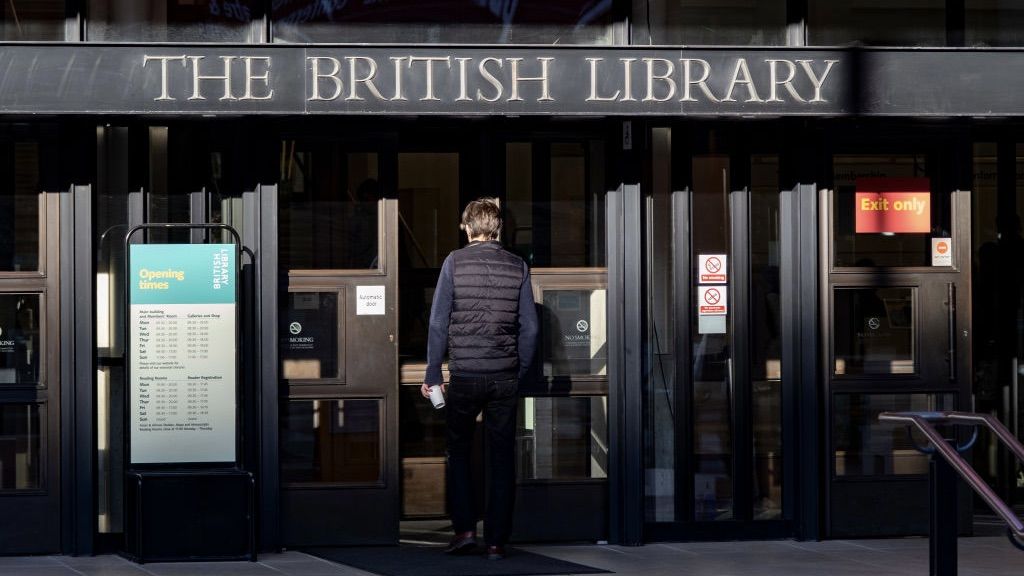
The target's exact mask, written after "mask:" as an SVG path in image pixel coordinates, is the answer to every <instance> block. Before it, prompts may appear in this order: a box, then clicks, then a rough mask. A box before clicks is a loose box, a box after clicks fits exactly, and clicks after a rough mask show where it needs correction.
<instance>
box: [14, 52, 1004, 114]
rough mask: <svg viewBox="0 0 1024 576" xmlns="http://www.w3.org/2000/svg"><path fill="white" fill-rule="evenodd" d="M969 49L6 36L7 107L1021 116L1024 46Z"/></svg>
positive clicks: (55, 110) (278, 111) (167, 110)
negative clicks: (58, 41) (26, 39)
mask: <svg viewBox="0 0 1024 576" xmlns="http://www.w3.org/2000/svg"><path fill="white" fill-rule="evenodd" d="M973 56H974V54H973V53H972V52H971V51H967V50H958V51H942V50H932V51H901V50H896V49H892V50H886V49H857V48H851V49H834V50H802V49H800V50H794V49H785V48H779V49H772V50H767V49H766V50H757V49H753V50H751V49H738V48H737V49H729V48H716V49H711V48H708V49H699V48H694V49H690V48H688V49H676V50H672V49H666V48H595V47H577V46H572V47H537V46H528V47H527V46H508V47H477V48H474V47H461V46H459V47H455V46H451V47H449V46H431V47H423V46H408V47H405V46H389V47H383V46H382V47H375V46H216V47H215V46H171V45H167V44H163V45H153V44H149V45H146V44H138V45H125V44H118V45H88V46H68V45H25V44H22V45H2V44H0V112H5V113H17V112H23V113H55V114H60V113H72V114H75V113H115V114H215V113H241V114H278V115H293V114H379V113H384V114H399V115H401V114H411V115H422V114H457V115H519V114H553V115H624V116H637V115H659V116H671V115H704V116H728V115H742V116H758V115H770V116H776V115H847V114H857V115H899V114H930V115H936V114H943V115H998V114H1002V115H1006V114H1013V115H1016V114H1019V113H1020V111H1019V106H1018V105H1017V103H1016V101H1015V99H1014V98H1013V96H1012V95H1013V94H1017V93H1019V91H1018V90H1002V91H978V90H977V89H976V88H977V86H978V85H1005V84H1006V82H1008V81H1011V80H1008V79H1013V78H1024V52H1008V53H1007V54H1006V58H1005V65H1004V67H1003V71H1004V72H1006V71H1010V72H1012V71H1014V70H1019V71H1020V72H1021V73H1020V74H1004V73H1001V72H999V71H998V70H987V69H979V68H978V67H976V66H974V64H973V63H974V59H973ZM957 70H970V72H971V74H959V73H957ZM866 78H870V79H871V81H870V82H866V81H865V80H864V79H866ZM965 78H967V79H969V80H964V79H965ZM1011 82H1012V81H1011ZM1007 88H1011V87H1007ZM1021 88H1024V86H1022V87H1021ZM934 94H964V95H969V96H970V97H969V98H968V97H965V98H957V99H936V98H935V97H934Z"/></svg>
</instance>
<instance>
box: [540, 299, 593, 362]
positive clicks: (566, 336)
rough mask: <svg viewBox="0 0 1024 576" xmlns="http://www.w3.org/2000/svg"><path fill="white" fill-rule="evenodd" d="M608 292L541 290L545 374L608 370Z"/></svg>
mask: <svg viewBox="0 0 1024 576" xmlns="http://www.w3.org/2000/svg"><path fill="white" fill-rule="evenodd" d="M606 295H607V291H606V290H604V289H598V290H552V289H547V290H545V291H544V304H543V309H542V322H543V327H544V328H543V331H544V333H543V338H544V348H543V350H544V376H546V377H548V378H551V377H559V376H589V375H606V374H607V373H608V330H607V323H606V312H607V297H606Z"/></svg>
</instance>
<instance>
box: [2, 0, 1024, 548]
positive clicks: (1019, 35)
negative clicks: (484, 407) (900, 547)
mask: <svg viewBox="0 0 1024 576" xmlns="http://www.w3.org/2000/svg"><path fill="white" fill-rule="evenodd" d="M0 22H2V27H0V33H2V35H3V36H2V38H3V43H2V44H0V65H2V66H0V71H2V72H0V151H2V154H3V155H2V158H3V159H4V161H3V162H2V164H0V166H2V167H3V168H2V170H0V182H2V185H0V202H3V203H4V205H5V206H7V209H6V210H3V211H0V227H2V229H3V230H4V232H5V233H4V234H2V235H0V380H2V383H0V517H2V518H21V519H24V521H19V522H3V523H0V553H37V552H38V553H42V552H46V553H52V552H64V553H78V554H88V553H94V552H100V551H108V550H119V549H122V548H123V547H124V546H125V538H126V533H129V532H130V531H131V527H132V526H134V522H136V521H137V518H136V517H135V516H134V514H135V512H134V508H133V505H134V504H133V505H127V504H126V502H129V503H133V502H135V500H134V496H133V494H135V492H133V490H134V488H133V487H132V484H131V482H132V480H131V479H132V478H135V476H132V475H131V474H130V473H132V472H134V471H137V469H138V468H139V467H138V466H136V465H135V464H137V463H138V462H139V461H140V460H138V459H135V460H133V458H135V456H134V455H135V452H133V450H134V445H133V444H132V443H131V438H132V434H133V431H134V433H135V435H136V436H138V431H139V428H138V424H139V418H140V416H139V408H138V404H137V403H135V402H133V400H137V399H138V390H137V389H136V387H137V385H138V382H137V380H133V374H137V373H133V372H132V370H133V369H134V368H133V362H134V363H135V364H137V363H138V362H137V360H138V357H137V356H132V354H133V351H132V350H133V346H137V345H138V341H137V340H138V336H137V334H136V333H134V332H132V329H131V322H132V318H134V316H132V313H131V312H130V307H129V304H130V303H129V299H130V298H131V296H130V292H129V291H128V286H129V284H130V283H131V281H132V278H130V277H129V275H128V272H127V271H128V270H130V268H129V267H128V266H129V262H128V260H129V255H131V254H133V252H132V247H133V246H136V245H141V244H190V243H195V244H200V243H230V242H231V241H232V237H231V235H230V233H229V232H228V231H227V230H228V228H230V230H233V231H236V232H237V234H238V243H239V244H240V245H241V249H240V250H239V252H238V257H239V269H240V276H239V291H238V308H237V310H238V314H239V316H238V318H239V320H238V335H239V338H238V341H237V346H235V347H234V348H231V350H234V351H236V352H237V358H238V359H237V361H238V370H237V375H238V379H237V394H236V395H235V396H234V398H235V403H234V405H232V406H231V407H230V408H231V410H232V411H234V412H235V414H236V418H235V422H234V423H228V424H231V426H230V428H231V430H232V433H234V434H236V436H237V444H236V448H237V449H236V450H235V451H234V452H233V453H232V454H231V458H225V459H224V460H225V461H219V462H218V464H221V465H223V466H224V467H226V468H230V469H234V470H241V471H244V472H247V473H249V474H251V475H252V478H253V479H254V486H255V488H254V492H253V495H252V514H251V517H252V518H253V519H254V522H255V528H254V529H255V539H256V541H257V545H258V547H259V548H260V549H277V548H280V547H282V546H289V547H294V546H304V545H306V546H310V545H333V544H358V543H374V544H389V543H397V542H398V539H399V533H400V530H401V529H402V527H403V526H412V525H414V523H415V522H416V521H418V520H420V519H439V518H444V517H445V514H446V504H445V500H446V497H445V493H444V477H445V463H444V421H443V418H442V417H441V416H440V413H439V412H435V411H434V410H433V409H432V408H431V407H430V405H429V404H428V403H426V402H424V401H423V400H422V398H421V397H420V396H419V384H420V383H421V382H422V377H423V372H424V369H425V347H426V327H427V319H428V316H429V306H430V300H431V296H432V290H433V287H434V284H435V282H436V279H437V275H438V273H439V270H440V266H441V262H442V261H443V259H444V257H445V255H446V254H447V253H448V252H449V251H450V250H452V249H455V248H458V247H459V246H460V242H462V240H461V239H460V237H459V230H458V218H459V213H460V210H461V207H462V206H464V205H465V203H466V202H467V201H468V200H470V199H473V198H475V197H478V196H481V195H493V196H497V197H498V198H499V199H500V201H501V203H502V206H503V209H504V212H505V227H504V230H503V240H504V242H505V243H506V245H507V246H508V247H509V248H510V249H511V250H513V251H514V252H516V253H518V254H520V255H521V256H523V257H524V258H525V259H526V261H527V262H528V263H529V264H530V265H531V267H532V273H533V283H534V285H533V289H534V294H535V299H536V301H537V303H538V306H539V307H540V313H541V314H540V317H541V320H542V339H541V346H540V350H539V352H538V358H537V359H536V362H535V372H534V374H533V375H532V376H531V377H530V378H529V379H528V381H526V382H523V383H522V385H521V395H522V398H521V400H520V416H519V422H518V425H517V450H518V457H517V462H518V472H517V474H518V479H519V484H518V493H517V498H518V500H517V501H518V506H517V519H516V538H517V539H520V540H530V541H538V540H543V541H550V540H609V541H612V542H617V543H624V544H641V543H644V542H648V541H653V540H672V539H677V540H678V539H729V540H733V539H744V538H771V537H778V538H786V537H792V538H802V539H818V538H833V537H855V536H882V535H893V536H896V535H906V534H921V533H925V532H926V531H927V522H928V516H927V490H926V486H927V459H926V457H924V456H922V455H920V454H918V453H917V452H916V451H915V450H914V445H913V439H911V438H908V436H907V434H906V433H905V431H904V430H902V429H899V428H895V427H892V426H888V425H883V424H881V423H879V422H878V419H877V416H878V414H879V413H880V412H882V411H885V410H939V409H958V410H968V411H978V412H985V413H993V414H996V415H997V416H998V417H999V418H1000V419H1002V420H1003V422H1005V423H1006V424H1007V425H1008V426H1009V427H1011V429H1012V430H1013V431H1014V432H1015V433H1017V434H1018V435H1019V434H1020V431H1021V422H1020V417H1021V415H1022V407H1024V400H1022V399H1021V397H1020V393H1019V390H1018V378H1019V374H1020V370H1019V369H1018V368H1019V358H1020V355H1021V350H1022V349H1024V323H1022V321H1021V318H1022V317H1024V292H1022V290H1024V281H1022V275H1024V240H1022V239H1021V230H1020V218H1019V214H1020V213H1021V211H1022V210H1024V179H1022V177H1021V173H1022V172H1021V166H1022V165H1024V164H1022V162H1024V160H1022V158H1024V141H1022V140H1021V139H1020V138H1019V137H1018V131H1019V129H1020V127H1021V125H1022V124H1021V121H1020V117H1021V116H1022V114H1024V106H1022V104H1021V103H1020V99H1019V98H1018V97H1017V94H1019V92H1020V88H1021V87H1024V80H1022V79H1024V51H1022V50H1021V46H1024V9H1021V8H1018V7H1016V6H1013V5H1012V3H1009V2H999V1H997V0H901V1H899V2H875V1H871V0H856V1H852V2H845V3H843V6H837V5H836V3H834V2H828V1H827V0H736V1H734V2H720V1H716V2H705V1H700V0H678V1H675V2H668V1H665V0H647V1H643V0H633V1H632V2H629V1H619V0H566V1H562V2H557V3H552V2H546V3H545V2H534V1H528V0H437V1H433V2H422V1H405V0H388V1H370V0H360V1H351V0H350V1H343V0H330V1H313V0H167V1H166V2H165V1H157V0H152V1H150V0H147V1H145V2H137V1H128V0H33V1H32V2H27V1H25V2H18V1H14V2H9V3H6V4H5V6H4V7H2V8H0ZM163 224H177V226H163ZM184 224H192V225H196V226H199V227H196V228H187V227H185V226H182V225H184ZM209 225H217V226H218V227H211V226H209ZM140 227H142V228H140ZM7 306H10V308H7ZM197 338H207V339H208V338H209V335H206V336H197ZM197 342H199V344H198V345H199V346H203V345H205V344H206V343H207V341H206V340H197ZM133 358H135V360H132V359H133ZM190 358H191V357H190ZM223 361H224V362H226V363H229V362H231V354H228V355H226V356H225V357H224V358H223ZM136 368H137V367H136ZM175 394H177V392H175ZM182 394H185V393H184V392H182ZM196 394H201V393H198V392H197V393H196ZM194 398H199V397H198V396H196V397H193V396H187V395H186V396H180V397H179V396H174V398H171V399H170V400H167V398H162V399H161V402H165V401H173V402H179V401H180V402H182V403H188V404H189V405H191V402H192V401H193V399H194ZM203 398H205V397H203ZM154 401H155V399H154ZM196 401H199V400H196ZM203 401H205V400H203ZM175 405H176V406H177V404H175ZM162 414H163V415H164V416H166V413H162ZM174 414H177V412H174ZM174 414H172V416H174ZM203 416H204V417H205V414H204V415H203ZM161 417H163V416H161ZM229 420H230V418H229ZM216 424H217V425H224V424H225V422H219V423H216ZM971 457H972V461H973V462H974V464H975V466H976V467H977V469H978V470H979V471H981V472H982V474H983V475H984V476H985V478H986V479H987V480H988V481H989V482H990V483H991V484H992V485H993V486H994V487H995V488H996V489H997V491H998V492H999V494H1000V495H1001V496H1002V497H1003V498H1004V499H1006V500H1007V501H1010V502H1012V503H1015V504H1018V505H1019V504H1022V503H1024V491H1022V490H1024V471H1022V469H1021V466H1020V464H1019V463H1016V462H1014V461H1013V460H1011V459H1010V458H1009V457H1008V456H1007V455H1006V454H1004V453H1002V452H1000V451H999V450H997V449H996V447H995V444H994V440H992V439H990V438H987V437H985V436H982V437H981V438H980V439H979V441H978V443H977V444H976V445H975V447H974V448H973V450H972V455H971ZM185 463H186V464H188V466H179V467H178V468H183V469H192V468H190V465H192V464H195V462H187V461H186V462H185ZM174 468H175V466H170V467H169V469H174ZM193 468H194V467H193ZM480 468H481V475H484V472H483V470H484V466H483V464H482V463H481V467H480ZM961 511H962V516H963V518H965V519H968V518H970V516H971V515H972V514H973V513H974V503H973V502H972V500H971V498H970V497H969V495H967V494H964V497H963V500H962V510H961Z"/></svg>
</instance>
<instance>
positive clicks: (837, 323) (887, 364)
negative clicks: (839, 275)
mask: <svg viewBox="0 0 1024 576" xmlns="http://www.w3.org/2000/svg"><path fill="white" fill-rule="evenodd" d="M834 298H835V303H834V307H835V318H834V319H833V326H834V330H835V334H834V336H833V346H834V347H835V355H836V358H835V374H836V375H837V376H843V375H845V376H853V375H859V374H913V373H914V371H915V364H914V321H915V318H914V289H913V288H837V289H836V290H835V296H834Z"/></svg>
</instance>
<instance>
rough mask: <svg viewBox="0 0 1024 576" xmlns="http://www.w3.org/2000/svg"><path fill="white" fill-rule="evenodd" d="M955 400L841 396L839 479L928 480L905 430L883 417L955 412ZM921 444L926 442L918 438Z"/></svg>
mask: <svg viewBox="0 0 1024 576" xmlns="http://www.w3.org/2000/svg"><path fill="white" fill-rule="evenodd" d="M953 409H954V406H953V395H952V394H836V395H835V397H834V400H833V410H832V414H833V430H832V434H833V440H832V443H833V445H834V446H835V454H834V456H835V458H834V460H835V462H834V464H835V475H836V476H880V475H889V474H895V475H902V474H928V456H927V455H925V454H921V453H920V452H918V451H917V450H916V449H915V448H914V446H913V444H912V443H911V440H910V438H909V437H908V436H907V427H906V426H905V425H902V424H892V423H886V422H879V421H878V415H879V414H881V413H882V412H887V411H888V412H905V411H936V410H953ZM914 438H915V441H916V442H917V444H918V445H920V446H924V445H925V444H926V440H925V439H924V438H923V437H920V436H918V435H917V433H915V437H914Z"/></svg>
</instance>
